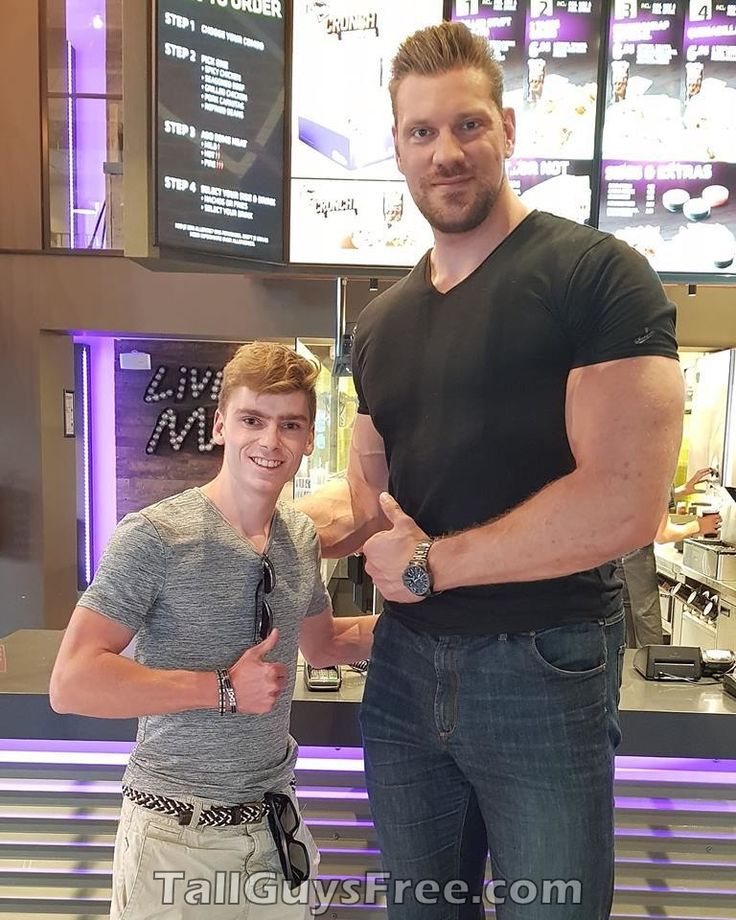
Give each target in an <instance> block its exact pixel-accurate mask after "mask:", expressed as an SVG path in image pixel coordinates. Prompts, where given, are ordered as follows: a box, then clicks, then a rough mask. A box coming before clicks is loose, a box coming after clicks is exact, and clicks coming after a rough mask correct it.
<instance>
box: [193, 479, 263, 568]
mask: <svg viewBox="0 0 736 920" xmlns="http://www.w3.org/2000/svg"><path fill="white" fill-rule="evenodd" d="M194 491H195V492H197V493H198V495H199V496H200V498H201V499H202V501H204V503H205V504H206V505H207V507H208V508H210V509H211V510H212V511H214V512H215V514H216V515H217V516H218V517H219V518H220V520H221V521H222V522H223V523H224V524H226V525H227V527H228V529H229V530H230V531H232V533H234V534H235V536H236V537H237V538H238V539H239V540H240V541H241V543H244V544H245V545H246V546H247V547H248V549H250V550H252V551H253V552H254V553H255V554H256V556H258V557H259V558H261V559H262V558H263V557H264V556H267V555H268V551H269V549H270V548H271V543H272V541H273V532H274V529H275V527H276V521H277V518H278V516H279V513H278V512H279V509H278V505H276V506H274V509H273V514H272V515H271V520H270V522H269V525H268V537H267V538H266V545H265V546H264V547H263V552H259V550H257V549H256V547H255V546H254V545H253V543H251V541H250V540H249V539H248V538H247V537H244V536H243V534H242V533H241V532H240V531H239V530H238V529H237V527H235V526H234V525H233V524H232V522H231V521H229V520H228V519H227V518H226V517H225V515H224V514H223V513H222V511H220V509H219V508H218V507H217V505H216V504H215V503H214V502H213V501H212V499H211V498H210V497H209V496H208V495H205V493H204V492H203V491H202V487H201V486H195V487H194Z"/></svg>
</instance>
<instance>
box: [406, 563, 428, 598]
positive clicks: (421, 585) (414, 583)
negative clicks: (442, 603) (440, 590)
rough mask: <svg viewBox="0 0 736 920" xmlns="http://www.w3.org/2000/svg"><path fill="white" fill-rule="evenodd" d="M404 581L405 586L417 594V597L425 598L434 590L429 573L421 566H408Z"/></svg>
mask: <svg viewBox="0 0 736 920" xmlns="http://www.w3.org/2000/svg"><path fill="white" fill-rule="evenodd" d="M402 581H403V582H404V586H405V587H407V588H408V589H409V590H410V591H411V593H412V594H416V595H417V597H424V596H425V595H427V594H429V592H430V591H431V590H432V585H431V582H430V580H429V572H428V571H427V570H426V569H424V568H422V566H421V565H408V566H407V567H406V568H405V569H404V574H403V576H402Z"/></svg>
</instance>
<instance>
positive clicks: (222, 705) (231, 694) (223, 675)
mask: <svg viewBox="0 0 736 920" xmlns="http://www.w3.org/2000/svg"><path fill="white" fill-rule="evenodd" d="M215 673H216V674H217V689H218V697H219V709H220V715H221V716H224V715H225V712H226V711H228V710H229V711H230V713H231V714H232V715H235V713H237V711H238V701H237V699H236V697H235V690H234V689H233V685H232V683H231V681H230V672H229V671H228V670H227V668H218V669H217V671H216V672H215Z"/></svg>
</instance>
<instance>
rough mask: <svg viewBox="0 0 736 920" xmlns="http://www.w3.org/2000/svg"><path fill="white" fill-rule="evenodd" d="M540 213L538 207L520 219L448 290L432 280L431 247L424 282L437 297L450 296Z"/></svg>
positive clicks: (425, 261)
mask: <svg viewBox="0 0 736 920" xmlns="http://www.w3.org/2000/svg"><path fill="white" fill-rule="evenodd" d="M538 213H539V212H538V211H537V210H536V209H534V210H533V211H530V212H529V213H528V214H526V215H525V216H524V217H523V218H522V219H521V220H520V221H519V223H518V224H517V225H516V226H515V227H513V228H512V229H511V231H510V232H509V233H507V234H506V236H505V237H504V238H503V239H502V240H501V242H500V243H499V244H498V245H497V246H495V247H494V248H493V249H492V250H491V251H490V252H489V253H488V255H487V256H486V257H485V258H484V259H483V261H482V262H479V263H478V265H476V266H475V268H474V269H473V270H472V272H470V273H469V274H467V275H466V276H465V277H464V278H461V279H460V280H459V281H458V282H457V284H453V286H452V287H451V288H450V289H449V290H447V291H440V290H439V289H438V288H436V287H435V286H434V283H433V282H432V250H431V249H430V250H429V251H428V252H427V254H426V255H425V257H424V271H423V272H422V277H423V279H424V283H425V286H426V288H427V290H428V291H429V292H430V293H431V294H433V295H434V296H436V297H449V296H450V295H451V294H454V293H455V292H456V291H457V290H458V289H459V288H461V287H462V285H464V284H465V283H466V282H468V281H470V279H471V278H472V277H473V276H474V275H476V274H477V273H478V272H479V271H480V270H481V269H482V268H483V266H484V265H486V264H487V263H488V262H489V261H490V260H491V259H492V258H493V257H494V256H495V255H496V254H497V253H499V252H500V251H501V250H502V249H503V248H504V247H505V245H506V243H507V241H508V240H510V239H511V238H512V237H513V236H515V235H516V232H517V230H519V229H520V228H521V227H523V226H524V224H526V223H527V221H528V220H529V218H530V217H532V216H533V215H536V214H538Z"/></svg>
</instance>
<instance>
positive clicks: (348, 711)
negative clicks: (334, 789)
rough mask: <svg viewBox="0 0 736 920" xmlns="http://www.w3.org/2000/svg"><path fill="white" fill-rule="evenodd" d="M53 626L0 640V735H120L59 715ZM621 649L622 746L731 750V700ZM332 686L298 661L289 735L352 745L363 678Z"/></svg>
mask: <svg viewBox="0 0 736 920" xmlns="http://www.w3.org/2000/svg"><path fill="white" fill-rule="evenodd" d="M61 637H62V631H60V630H37V629H21V630H18V631H17V632H14V633H11V634H10V635H9V636H6V637H5V638H4V639H1V640H0V738H70V739H74V738H79V739H91V740H116V741H125V740H128V739H132V738H134V737H135V727H136V721H135V719H89V718H85V717H83V716H74V715H59V714H57V713H55V712H53V710H52V709H51V707H50V706H49V702H48V685H49V677H50V675H51V669H52V667H53V663H54V659H55V657H56V652H57V650H58V647H59V643H60V641H61ZM633 654H634V653H633V651H631V650H628V651H627V652H626V656H625V662H624V675H623V681H622V686H621V706H620V709H621V723H622V728H623V732H624V741H623V744H622V746H621V748H620V752H621V753H626V754H642V755H649V756H656V755H662V756H690V757H736V699H734V698H733V697H731V696H728V695H727V694H726V693H724V691H723V689H722V688H721V686H720V685H719V684H717V683H711V682H709V681H705V680H703V681H699V682H696V683H662V682H658V681H647V680H644V678H642V677H641V676H640V675H639V674H638V673H637V672H636V671H635V670H634V667H633ZM342 673H343V681H342V687H341V688H340V690H338V691H336V692H324V691H323V692H316V691H310V690H308V689H307V688H306V686H305V684H304V681H303V677H302V673H301V667H300V673H299V674H298V675H297V681H296V686H295V688H294V697H293V699H294V704H293V710H292V734H293V735H294V736H295V738H296V739H297V741H299V742H300V743H302V744H310V745H331V746H340V745H345V746H348V745H359V744H360V733H359V728H358V722H357V712H358V707H359V705H360V701H361V699H362V695H363V685H364V683H365V677H364V676H363V675H362V674H360V673H357V672H354V671H351V670H350V669H348V668H343V669H342Z"/></svg>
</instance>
